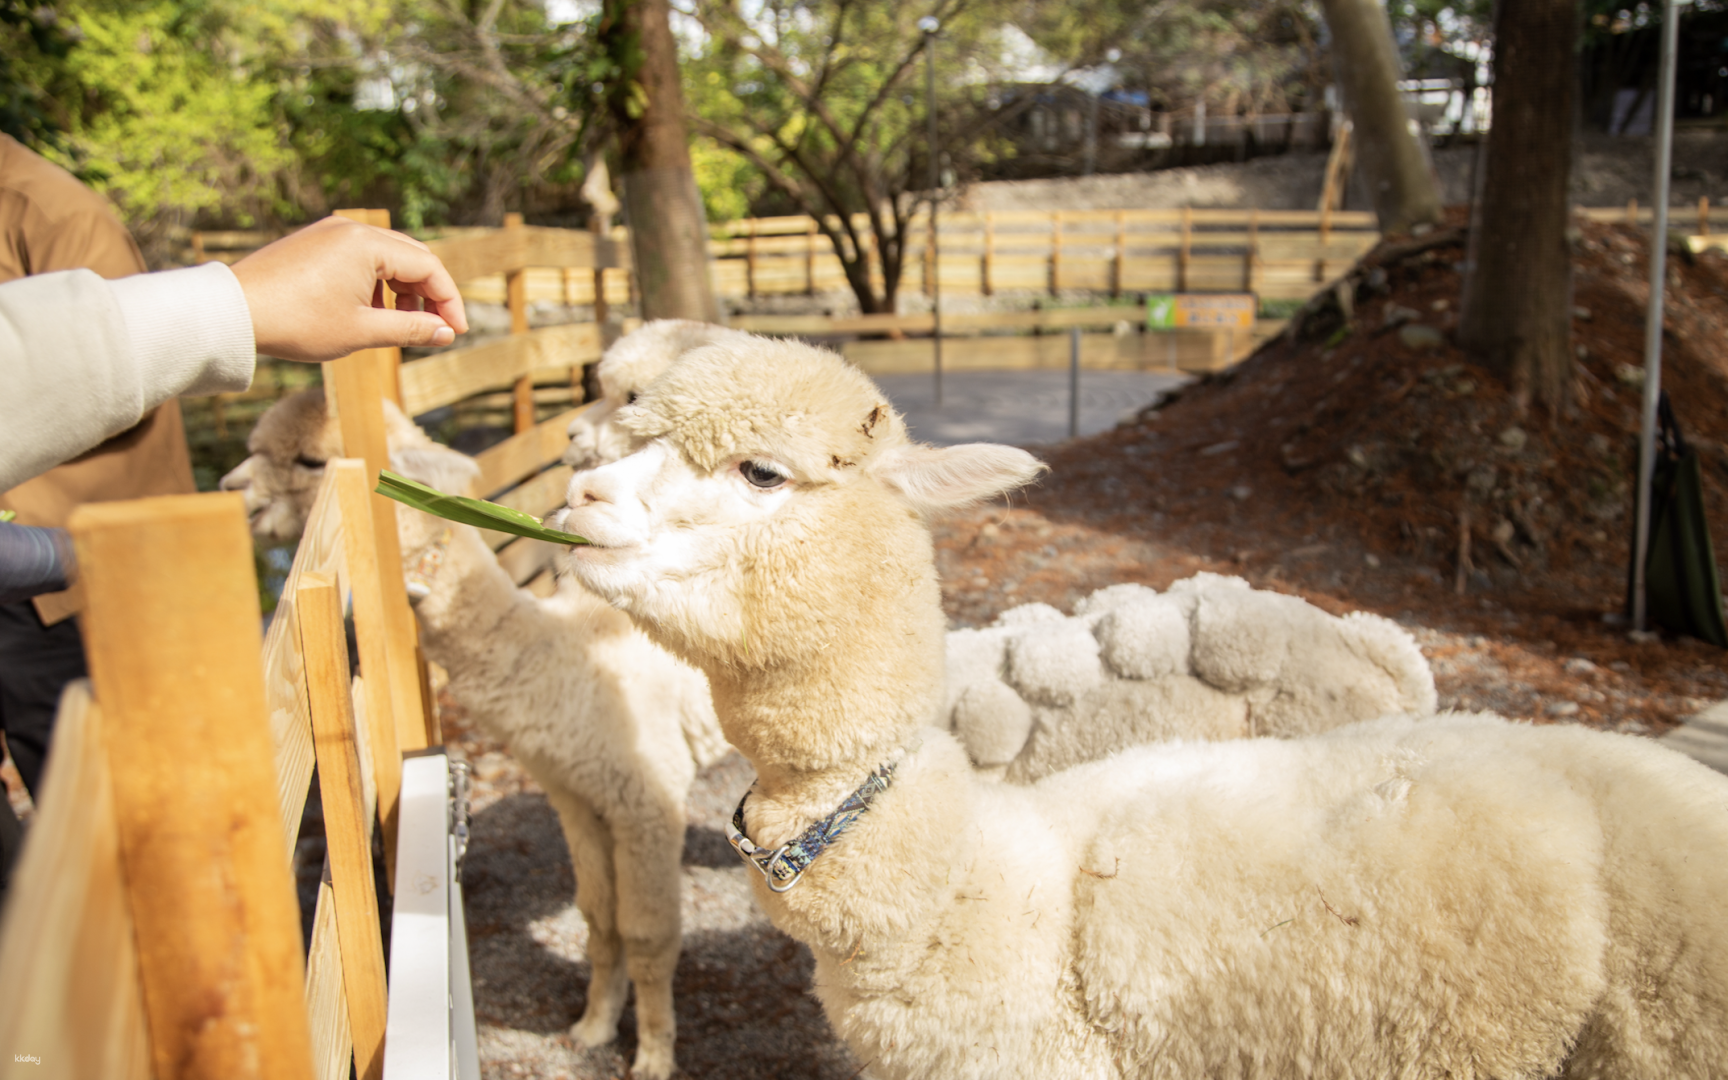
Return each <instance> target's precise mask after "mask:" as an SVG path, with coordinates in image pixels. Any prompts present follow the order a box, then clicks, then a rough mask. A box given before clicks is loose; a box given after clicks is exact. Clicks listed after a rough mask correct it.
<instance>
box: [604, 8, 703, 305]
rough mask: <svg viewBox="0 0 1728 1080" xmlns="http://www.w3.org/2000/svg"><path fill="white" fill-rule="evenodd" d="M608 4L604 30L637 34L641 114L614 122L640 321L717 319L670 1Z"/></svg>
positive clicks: (623, 33)
mask: <svg viewBox="0 0 1728 1080" xmlns="http://www.w3.org/2000/svg"><path fill="white" fill-rule="evenodd" d="M607 6H608V7H609V8H612V9H613V10H614V11H616V13H617V14H616V17H614V18H611V19H608V20H606V22H607V25H606V26H605V27H604V29H603V30H602V32H603V33H608V34H618V35H622V36H624V37H631V36H633V37H634V38H635V39H636V41H637V43H638V44H639V48H640V52H639V53H638V54H637V55H639V56H640V57H641V67H640V68H639V69H638V71H637V73H636V81H637V83H638V84H639V85H640V86H641V89H642V94H641V95H640V97H639V98H637V99H636V100H637V101H638V102H639V103H640V105H639V108H638V109H637V110H635V111H636V113H637V114H636V115H635V116H630V115H628V114H627V113H626V114H625V115H615V116H614V122H615V123H616V124H617V125H618V152H619V161H620V169H619V173H620V178H621V180H622V181H623V186H624V214H625V218H626V220H627V221H628V222H629V225H630V251H631V255H632V256H633V258H634V261H635V267H636V281H637V285H638V287H639V288H640V290H641V297H642V317H643V318H644V319H697V320H700V321H703V322H719V321H720V308H719V306H718V305H717V304H716V303H715V301H714V289H713V285H712V284H711V282H710V280H709V274H708V222H707V219H706V217H705V215H704V214H703V212H702V196H701V193H700V192H698V191H697V190H696V174H695V173H694V172H693V171H692V170H691V168H690V147H689V143H688V141H687V139H686V136H685V132H684V94H683V91H682V90H681V89H680V88H679V85H678V48H677V43H676V42H675V41H674V40H673V38H672V27H671V24H670V22H669V21H668V11H669V5H668V2H667V0H621V2H620V0H613V2H612V3H609V4H608V5H607ZM621 51H626V52H627V51H629V50H621ZM615 54H616V52H615Z"/></svg>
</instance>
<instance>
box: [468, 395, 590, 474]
mask: <svg viewBox="0 0 1728 1080" xmlns="http://www.w3.org/2000/svg"><path fill="white" fill-rule="evenodd" d="M589 407H590V405H579V406H577V407H576V408H574V409H569V410H567V411H565V412H562V413H559V414H558V415H557V416H554V417H552V418H551V419H550V420H542V421H541V422H540V423H539V424H537V425H535V426H534V427H533V428H532V429H531V430H528V431H524V432H523V433H522V434H520V435H512V436H511V437H510V438H508V439H505V440H504V441H503V442H501V443H499V444H498V445H497V446H494V447H491V448H489V449H487V450H483V451H481V452H480V454H479V456H477V457H476V458H475V459H474V460H475V462H476V463H478V464H479V466H480V480H479V489H480V493H481V494H488V495H489V494H492V493H493V492H496V491H498V490H499V489H500V488H503V487H505V486H507V485H509V484H514V483H515V482H516V481H518V480H520V479H522V478H523V477H524V476H527V475H529V474H531V473H534V472H537V471H538V470H540V469H542V468H544V467H545V466H547V465H548V464H550V463H552V462H554V461H557V460H558V458H559V456H560V455H562V454H563V453H564V448H565V447H566V446H569V445H570V422H571V421H573V420H575V419H576V417H577V416H579V415H580V414H581V413H582V410H583V409H587V408H589Z"/></svg>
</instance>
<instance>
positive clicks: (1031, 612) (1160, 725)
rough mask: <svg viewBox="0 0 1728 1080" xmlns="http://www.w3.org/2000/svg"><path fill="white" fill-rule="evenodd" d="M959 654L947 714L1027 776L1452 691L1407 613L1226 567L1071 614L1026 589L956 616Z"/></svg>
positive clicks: (984, 749) (1416, 709)
mask: <svg viewBox="0 0 1728 1080" xmlns="http://www.w3.org/2000/svg"><path fill="white" fill-rule="evenodd" d="M947 654H948V678H947V695H946V699H945V705H944V710H945V712H944V715H945V716H946V717H947V718H948V722H949V724H950V725H951V727H952V729H953V731H954V733H955V735H957V736H958V737H959V739H960V741H961V742H962V743H963V744H964V745H965V746H966V751H967V753H968V754H969V755H970V756H971V758H972V761H973V762H974V763H975V764H978V765H980V766H982V767H985V768H990V767H995V768H997V769H1000V770H1001V771H1002V772H1003V773H1004V774H1005V776H1006V778H1007V779H1008V780H1010V781H1012V782H1015V783H1030V782H1032V781H1034V780H1037V779H1038V778H1040V777H1043V776H1048V775H1049V774H1050V773H1053V772H1057V771H1059V770H1061V769H1066V768H1069V767H1070V766H1073V765H1078V764H1080V763H1082V762H1087V761H1097V760H1098V759H1100V758H1104V757H1108V756H1109V755H1111V754H1113V753H1115V752H1117V751H1119V750H1124V749H1127V748H1128V747H1130V746H1139V745H1141V744H1143V743H1151V742H1166V741H1171V740H1176V739H1207V740H1218V739H1241V738H1248V737H1251V736H1258V735H1274V736H1279V737H1283V738H1288V737H1290V736H1294V735H1310V734H1316V733H1318V732H1322V731H1328V730H1331V729H1332V728H1334V727H1338V726H1340V725H1343V724H1348V723H1353V722H1355V721H1358V720H1370V719H1373V718H1374V717H1377V716H1386V715H1389V714H1391V713H1412V714H1415V715H1426V714H1428V713H1431V712H1433V711H1434V708H1435V705H1436V702H1437V698H1436V695H1435V691H1434V676H1433V673H1432V672H1431V671H1430V670H1429V668H1428V662H1427V660H1425V659H1424V658H1423V656H1422V651H1421V650H1420V649H1419V648H1417V646H1416V642H1415V640H1414V639H1413V638H1411V636H1410V635H1409V634H1408V633H1407V632H1406V631H1405V630H1404V629H1403V628H1401V627H1399V626H1398V624H1396V623H1394V622H1392V621H1391V620H1389V619H1383V618H1381V617H1380V616H1378V615H1370V614H1367V613H1365V612H1353V613H1351V614H1349V615H1346V616H1345V617H1343V618H1341V619H1340V618H1337V617H1335V616H1332V615H1328V614H1327V613H1326V612H1324V611H1321V610H1320V609H1319V608H1317V607H1315V606H1314V605H1312V604H1310V603H1308V602H1306V601H1304V600H1302V599H1300V598H1298V597H1294V596H1285V595H1284V594H1282V593H1276V592H1269V591H1261V590H1258V589H1253V588H1250V587H1249V585H1248V583H1247V582H1246V581H1243V580H1242V579H1241V578H1235V577H1221V576H1219V575H1217V574H1204V573H1202V574H1196V575H1195V576H1193V577H1191V578H1186V579H1184V580H1182V581H1178V582H1176V583H1175V584H1173V585H1171V586H1170V588H1169V590H1168V591H1166V592H1164V593H1162V594H1160V593H1158V592H1156V591H1154V590H1152V589H1149V588H1146V587H1145V586H1143V585H1113V586H1111V587H1109V588H1107V589H1100V590H1099V591H1098V592H1095V593H1093V594H1092V595H1091V596H1089V597H1087V598H1086V599H1085V600H1082V601H1081V602H1080V604H1079V606H1078V607H1077V608H1076V609H1075V614H1074V616H1073V617H1071V618H1070V617H1064V616H1063V615H1062V613H1061V612H1059V611H1057V610H1056V609H1055V608H1053V607H1050V606H1049V605H1047V604H1025V605H1022V606H1020V607H1017V608H1013V609H1011V610H1009V611H1006V612H1004V613H1003V614H1002V616H1001V617H1000V618H999V619H997V621H996V623H995V625H993V626H989V627H986V628H984V629H981V630H955V631H950V632H949V634H948V642H947Z"/></svg>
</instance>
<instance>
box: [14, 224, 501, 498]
mask: <svg viewBox="0 0 1728 1080" xmlns="http://www.w3.org/2000/svg"><path fill="white" fill-rule="evenodd" d="M380 283H387V284H389V286H390V288H391V290H392V291H394V292H396V293H398V294H399V297H400V299H401V300H402V302H403V304H404V307H406V308H409V310H396V311H386V310H379V309H377V308H374V307H373V306H372V305H373V304H374V302H375V290H376V288H377V286H378V285H379V284H380ZM415 307H423V308H424V310H412V309H413V308H415ZM467 329H468V323H467V319H466V316H465V315H464V313H463V309H462V298H461V295H460V294H459V293H457V291H456V286H455V283H454V282H452V281H451V280H450V275H449V274H448V272H446V271H445V269H444V267H443V264H442V263H440V262H439V261H438V259H437V258H436V257H435V256H434V255H432V253H431V252H430V251H428V250H427V249H426V246H425V245H424V244H421V243H419V242H418V241H414V240H410V239H409V238H408V237H405V236H402V235H401V234H399V233H392V232H390V231H389V230H387V229H375V228H372V227H371V226H367V225H360V224H358V223H355V222H350V221H345V220H343V219H340V218H328V219H325V220H324V221H321V222H319V223H317V224H315V225H312V226H310V227H308V228H306V229H302V230H301V231H300V232H297V233H294V234H293V235H291V236H287V237H284V238H283V239H281V240H278V241H276V242H275V243H274V244H271V245H269V246H267V247H265V248H263V249H261V250H259V251H258V252H256V253H254V254H253V255H250V256H248V257H247V258H246V259H243V260H242V261H241V262H239V263H237V264H236V265H235V267H234V269H233V270H232V271H230V270H229V269H228V268H227V267H225V266H222V265H220V264H217V263H211V264H207V265H204V266H199V267H193V268H191V269H186V270H168V271H163V272H161V273H155V274H138V275H135V276H133V277H128V278H121V279H120V280H118V281H109V282H105V281H103V280H102V279H100V278H99V277H97V276H96V275H95V274H93V273H91V272H90V271H88V270H75V271H68V272H65V273H58V274H42V275H38V276H36V277H30V278H24V279H21V280H18V281H13V282H8V283H6V284H4V285H0V491H4V490H6V489H8V488H10V487H12V486H13V485H14V484H17V483H19V482H21V481H23V480H26V479H29V478H30V477H32V476H35V475H36V474H38V473H40V472H42V471H43V470H45V469H48V468H50V467H52V466H54V465H57V464H59V463H60V462H62V461H65V460H67V459H68V458H71V457H74V456H76V455H78V454H80V453H82V452H84V451H85V450H88V449H90V448H91V447H93V446H95V445H97V444H98V443H100V442H101V441H102V440H103V439H106V438H108V437H109V436H111V435H114V434H116V433H117V432H121V431H125V430H126V429H127V428H129V427H131V426H132V425H134V424H136V423H137V422H138V419H139V418H140V417H141V416H143V415H144V413H145V412H147V411H149V410H150V409H153V408H155V407H156V406H157V405H159V404H161V403H162V402H164V401H166V400H168V399H169V398H171V397H176V396H179V395H182V394H211V393H217V392H221V391H239V390H244V389H245V388H246V387H247V386H248V385H250V383H251V381H252V370H253V365H254V364H255V362H256V359H257V353H258V352H265V353H268V354H270V355H273V356H281V357H284V358H286V359H290V360H311V361H320V360H331V359H334V358H336V357H338V356H345V355H347V354H348V353H351V352H354V351H356V350H358V349H364V348H373V347H380V346H391V345H436V344H448V343H449V342H450V341H451V340H452V339H453V338H454V337H455V335H456V334H457V333H460V332H463V331H465V330H467Z"/></svg>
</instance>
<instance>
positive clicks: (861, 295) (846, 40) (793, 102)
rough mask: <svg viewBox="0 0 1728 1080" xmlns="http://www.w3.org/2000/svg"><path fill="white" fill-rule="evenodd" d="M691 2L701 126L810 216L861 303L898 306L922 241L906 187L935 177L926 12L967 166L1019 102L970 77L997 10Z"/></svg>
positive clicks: (949, 150)
mask: <svg viewBox="0 0 1728 1080" xmlns="http://www.w3.org/2000/svg"><path fill="white" fill-rule="evenodd" d="M694 10H695V14H696V17H697V18H698V19H699V20H700V22H701V24H702V27H703V29H704V30H705V31H706V33H707V36H708V40H707V44H706V47H705V48H704V50H703V51H702V52H701V54H700V55H699V56H697V57H695V58H694V61H693V63H692V64H690V65H688V67H687V84H688V86H689V87H690V90H691V94H692V97H693V98H694V99H696V100H697V101H698V103H699V107H698V109H697V119H696V128H697V130H698V131H699V132H700V133H702V134H704V135H706V136H708V137H709V138H712V139H713V140H714V141H716V142H718V143H719V144H721V145H722V146H724V147H726V148H727V149H729V150H731V151H733V152H734V153H736V154H738V155H740V156H741V157H743V158H744V159H746V160H748V161H749V162H750V163H751V164H752V165H753V166H755V168H756V169H758V170H759V171H760V173H761V174H762V176H763V177H764V178H765V179H766V181H767V183H768V185H769V186H770V187H771V188H772V189H773V190H774V191H775V192H776V193H778V195H779V196H780V197H781V198H782V199H783V200H784V201H785V202H788V203H790V204H791V205H793V206H795V207H797V208H798V209H799V210H801V211H803V212H804V213H805V214H808V215H809V216H810V217H811V218H813V219H815V221H816V223H817V227H818V228H819V229H820V230H821V231H822V233H823V235H824V236H826V237H827V239H828V240H829V242H830V243H831V244H832V245H833V249H834V253H835V255H836V256H837V257H838V258H839V260H840V264H841V267H842V268H843V270H844V272H845V274H846V280H847V283H848V284H849V285H850V286H851V288H852V292H853V293H854V295H856V296H857V298H858V305H859V308H860V309H861V310H863V311H865V312H891V311H893V310H894V303H895V295H896V293H897V291H898V289H899V284H900V276H901V271H902V270H903V268H904V266H905V260H906V253H907V250H908V248H909V247H910V245H911V244H912V243H913V242H914V241H915V240H916V239H917V237H916V236H915V235H914V234H913V233H912V231H911V229H912V226H911V218H912V214H913V211H914V210H915V209H916V206H917V203H918V201H919V200H918V199H917V198H916V197H914V196H913V194H912V192H913V191H914V190H915V188H917V187H920V186H922V185H921V183H920V182H921V181H922V180H923V178H924V177H926V176H927V175H928V171H927V170H928V160H929V159H928V158H926V157H924V156H923V155H924V153H925V152H926V150H927V148H926V147H925V146H924V142H925V138H924V119H925V115H926V114H925V105H924V102H923V92H922V89H921V88H919V87H917V86H916V84H915V83H914V81H913V76H914V74H915V73H916V70H917V63H918V61H919V60H920V58H921V57H922V55H923V51H924V47H925V41H924V34H923V32H922V31H921V30H919V28H918V20H919V19H920V18H921V17H923V16H926V15H933V16H935V17H936V19H937V20H938V21H939V22H940V23H941V27H942V31H941V37H940V38H939V41H938V53H937V56H938V58H939V59H938V72H939V74H938V84H939V85H938V90H937V94H938V98H939V101H938V103H937V113H938V120H939V122H940V126H941V129H942V131H941V136H940V139H941V146H940V153H941V154H942V155H943V158H944V163H945V164H946V165H947V166H948V168H949V170H951V171H953V172H956V173H962V172H963V171H964V169H965V168H966V160H967V155H968V154H969V153H975V152H978V151H980V150H984V149H986V147H985V145H984V140H983V138H982V136H983V135H985V134H986V133H987V132H988V129H989V128H990V127H991V126H992V125H993V124H999V123H1001V122H1002V121H1003V120H1005V119H1006V118H1007V117H1009V116H1011V115H1013V114H1015V112H1016V111H1017V110H1018V108H1020V107H1019V106H1010V107H1001V108H998V109H996V110H991V109H990V108H989V107H988V98H989V95H988V94H987V93H986V92H985V91H984V88H983V86H982V85H981V84H980V83H979V82H978V81H977V80H976V79H973V80H968V79H966V78H965V77H964V76H965V74H966V73H967V72H968V69H969V68H971V69H973V70H988V67H989V63H988V62H989V61H990V60H991V58H992V56H993V54H992V49H993V47H994V46H995V44H996V40H995V39H996V37H997V35H999V33H1000V30H1001V27H1002V25H1003V21H1004V16H1003V14H1002V10H1001V8H1000V7H998V8H989V7H988V0H935V2H934V3H931V4H929V5H928V6H925V5H921V4H920V5H914V4H861V3H856V2H853V0H765V2H764V3H762V4H761V5H759V6H752V7H750V8H746V7H745V6H744V5H741V4H738V3H736V2H735V0H696V2H695V9H694ZM986 12H988V13H990V17H984V13H986ZM943 72H945V74H943ZM1028 100H1029V97H1028ZM997 104H998V105H1000V104H1001V103H1000V102H998V103H997ZM878 281H880V283H881V284H880V287H878V285H877V282H878Z"/></svg>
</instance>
